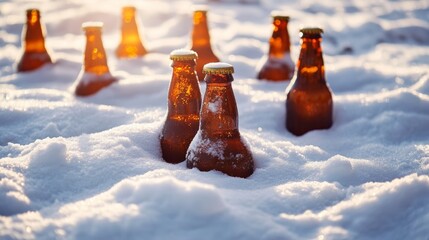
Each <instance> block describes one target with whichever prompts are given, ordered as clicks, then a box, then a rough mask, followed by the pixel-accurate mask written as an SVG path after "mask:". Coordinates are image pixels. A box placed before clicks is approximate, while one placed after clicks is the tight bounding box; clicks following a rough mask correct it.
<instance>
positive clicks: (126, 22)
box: [116, 6, 147, 58]
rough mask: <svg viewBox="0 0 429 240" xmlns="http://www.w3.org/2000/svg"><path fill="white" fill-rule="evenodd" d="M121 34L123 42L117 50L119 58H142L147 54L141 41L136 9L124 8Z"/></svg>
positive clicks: (131, 7)
mask: <svg viewBox="0 0 429 240" xmlns="http://www.w3.org/2000/svg"><path fill="white" fill-rule="evenodd" d="M121 32H122V34H121V42H120V43H119V46H118V48H117V49H116V56H117V57H119V58H135V57H141V56H143V55H145V54H146V53H147V51H146V49H145V48H144V46H143V43H142V41H141V39H140V34H139V28H138V25H137V22H136V8H135V7H133V6H126V7H123V8H122V26H121Z"/></svg>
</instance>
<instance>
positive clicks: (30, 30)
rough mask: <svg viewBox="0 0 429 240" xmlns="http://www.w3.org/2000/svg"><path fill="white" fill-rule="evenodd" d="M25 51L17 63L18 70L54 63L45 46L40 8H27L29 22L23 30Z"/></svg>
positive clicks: (24, 70)
mask: <svg viewBox="0 0 429 240" xmlns="http://www.w3.org/2000/svg"><path fill="white" fill-rule="evenodd" d="M22 44H23V50H24V53H23V54H22V56H21V59H20V60H19V62H18V65H17V71H18V72H26V71H32V70H35V69H38V68H40V67H42V66H43V65H45V64H50V63H52V60H51V57H50V56H49V53H48V51H47V50H46V47H45V36H44V28H43V26H42V24H41V23H40V11H39V10H38V9H28V10H27V22H26V24H25V25H24V28H23V30H22Z"/></svg>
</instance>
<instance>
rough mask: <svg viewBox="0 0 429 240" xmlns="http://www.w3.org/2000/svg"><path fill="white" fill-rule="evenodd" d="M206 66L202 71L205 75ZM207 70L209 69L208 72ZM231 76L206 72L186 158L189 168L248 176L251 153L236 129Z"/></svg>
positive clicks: (250, 167) (250, 171) (251, 171)
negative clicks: (197, 114) (198, 112)
mask: <svg viewBox="0 0 429 240" xmlns="http://www.w3.org/2000/svg"><path fill="white" fill-rule="evenodd" d="M207 66H209V67H210V66H211V65H210V64H207V65H205V71H206V72H207ZM209 70H210V69H209ZM232 80H233V77H232V74H231V73H225V74H223V73H217V72H216V69H215V71H214V73H210V71H208V72H207V75H206V77H205V81H206V82H207V88H206V92H205V95H204V100H203V105H202V109H201V116H200V118H201V119H200V129H199V130H198V132H197V134H196V136H195V138H194V139H193V141H192V143H191V145H190V146H189V149H188V152H187V155H186V160H187V162H186V165H187V167H188V168H194V167H196V168H198V169H199V170H201V171H210V170H217V171H221V172H223V173H225V174H227V175H229V176H234V177H242V178H245V177H248V176H250V175H251V174H252V173H253V171H254V162H253V156H252V153H251V151H250V150H249V147H248V145H247V144H246V143H245V141H244V139H243V138H242V137H241V135H240V132H239V130H238V111H237V104H236V101H235V97H234V92H233V90H232V86H231V81H232Z"/></svg>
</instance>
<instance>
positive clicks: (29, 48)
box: [23, 16, 46, 52]
mask: <svg viewBox="0 0 429 240" xmlns="http://www.w3.org/2000/svg"><path fill="white" fill-rule="evenodd" d="M23 33H24V37H23V43H24V49H25V51H26V52H46V48H45V37H44V35H43V29H42V25H41V23H40V18H39V17H38V16H30V17H27V23H26V26H25V28H24V31H23Z"/></svg>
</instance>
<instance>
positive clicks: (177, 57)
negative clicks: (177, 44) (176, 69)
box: [170, 48, 198, 61]
mask: <svg viewBox="0 0 429 240" xmlns="http://www.w3.org/2000/svg"><path fill="white" fill-rule="evenodd" d="M197 58H198V54H197V53H196V52H194V51H192V50H189V49H183V48H182V49H176V50H173V51H171V53H170V59H171V60H173V61H186V60H194V59H197Z"/></svg>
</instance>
